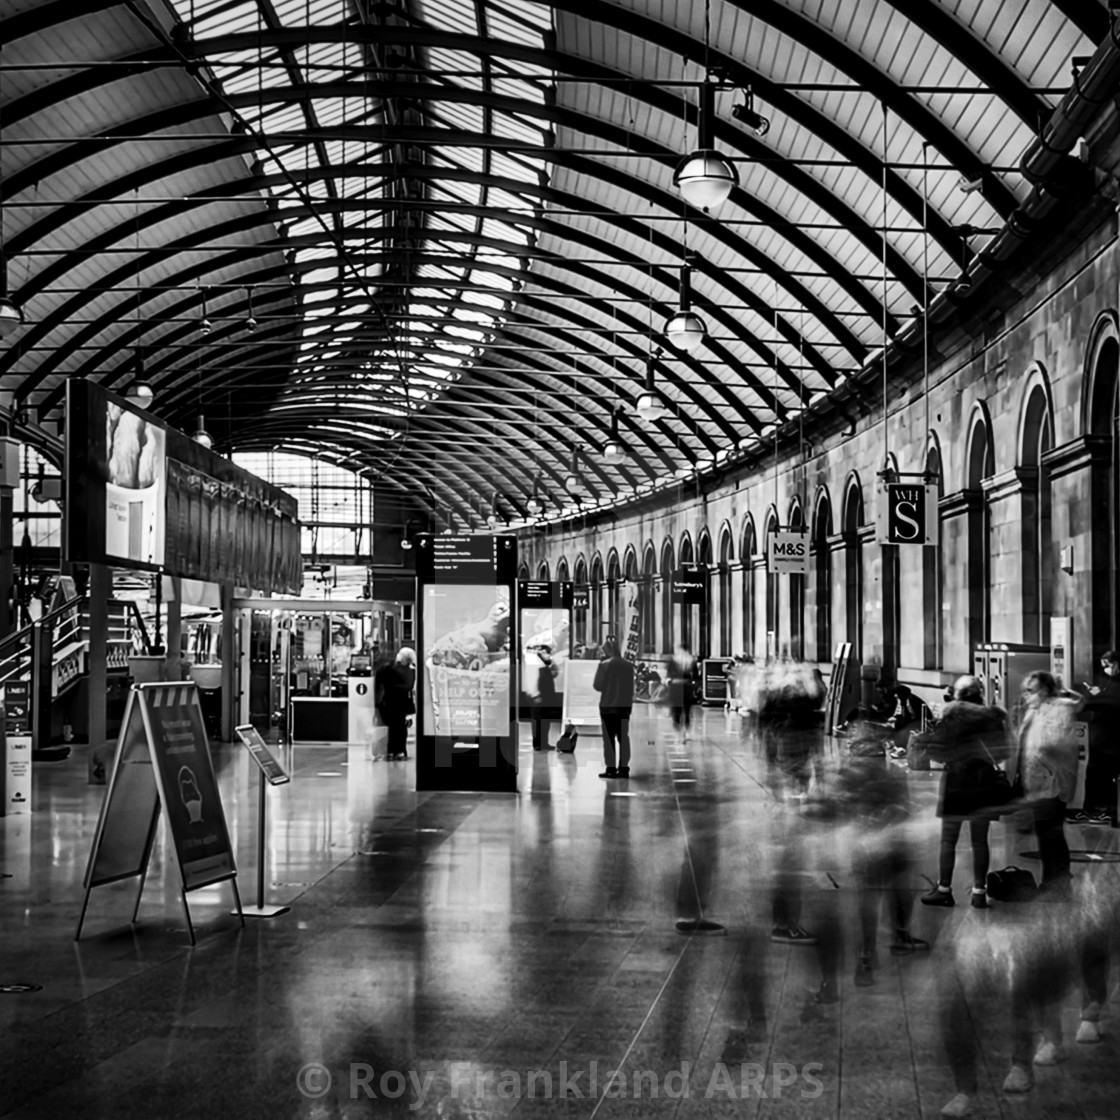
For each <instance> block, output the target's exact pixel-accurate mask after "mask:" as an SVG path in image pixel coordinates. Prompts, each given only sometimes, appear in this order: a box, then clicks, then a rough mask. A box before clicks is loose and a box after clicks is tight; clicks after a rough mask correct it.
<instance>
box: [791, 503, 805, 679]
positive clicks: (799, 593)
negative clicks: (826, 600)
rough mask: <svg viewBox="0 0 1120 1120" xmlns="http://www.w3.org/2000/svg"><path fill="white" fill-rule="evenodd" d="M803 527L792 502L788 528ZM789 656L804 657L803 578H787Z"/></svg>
mask: <svg viewBox="0 0 1120 1120" xmlns="http://www.w3.org/2000/svg"><path fill="white" fill-rule="evenodd" d="M804 525H805V518H804V515H803V514H802V512H801V503H800V502H794V504H793V507H792V508H791V509H790V511H789V527H790V528H791V529H800V528H803V527H804ZM789 655H790V657H792V658H793V659H794V660H795V661H801V660H802V659H803V658H804V656H805V577H804V576H803V575H790V577H789Z"/></svg>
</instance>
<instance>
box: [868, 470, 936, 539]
mask: <svg viewBox="0 0 1120 1120" xmlns="http://www.w3.org/2000/svg"><path fill="white" fill-rule="evenodd" d="M877 513H878V517H877V518H876V520H877V522H878V525H877V529H878V531H877V533H876V536H877V539H878V542H879V544H936V543H937V487H936V486H935V485H933V484H931V483H921V482H917V483H914V482H888V483H885V484H884V485H882V486H881V487H880V488H879V508H878V510H877Z"/></svg>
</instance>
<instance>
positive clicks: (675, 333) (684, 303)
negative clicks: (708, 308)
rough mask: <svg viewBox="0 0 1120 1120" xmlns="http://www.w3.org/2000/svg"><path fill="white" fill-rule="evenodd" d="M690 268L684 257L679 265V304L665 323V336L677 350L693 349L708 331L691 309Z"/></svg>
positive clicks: (702, 321)
mask: <svg viewBox="0 0 1120 1120" xmlns="http://www.w3.org/2000/svg"><path fill="white" fill-rule="evenodd" d="M691 278H692V268H691V266H690V265H689V263H688V258H687V257H686V258H685V263H684V264H682V265H681V287H680V306H679V307H678V309H677V313H676V314H675V315H673V316H672V317H671V318H670V319H669V321H668V322H667V323H666V324H665V337H666V338H667V339H668V340H669V341H670V342H671V343H672V344H673V345H674V346H675V347H677V349H678V350H695V349H696V348H697V347H698V346H699V345H700V344H701V343H702V342H703V341H704V337H705V336H706V335H707V333H708V328H707V326H706V325H705V324H704V320H703V319H701V318H700V316H699V315H697V314H696V312H695V311H693V310H692V283H691Z"/></svg>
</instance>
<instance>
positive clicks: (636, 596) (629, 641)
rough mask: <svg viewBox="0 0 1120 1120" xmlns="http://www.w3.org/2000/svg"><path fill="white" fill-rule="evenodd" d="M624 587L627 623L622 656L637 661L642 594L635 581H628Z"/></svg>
mask: <svg viewBox="0 0 1120 1120" xmlns="http://www.w3.org/2000/svg"><path fill="white" fill-rule="evenodd" d="M625 588H626V617H627V625H626V641H625V643H624V645H623V647H622V656H623V657H624V658H625V659H626V660H627V661H637V660H638V651H639V649H640V648H641V644H642V595H641V589H640V588H639V586H638V585H637V584H635V583H628V584H626V585H625Z"/></svg>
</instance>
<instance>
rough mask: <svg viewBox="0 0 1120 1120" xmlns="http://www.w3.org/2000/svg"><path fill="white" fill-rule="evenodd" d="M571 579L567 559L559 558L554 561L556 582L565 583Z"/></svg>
mask: <svg viewBox="0 0 1120 1120" xmlns="http://www.w3.org/2000/svg"><path fill="white" fill-rule="evenodd" d="M571 578H572V577H571V574H570V569H569V568H568V561H567V558H566V557H563V556H561V557H560V559H559V560H557V561H556V582H557V583H567V582H568V581H569V580H571Z"/></svg>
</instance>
